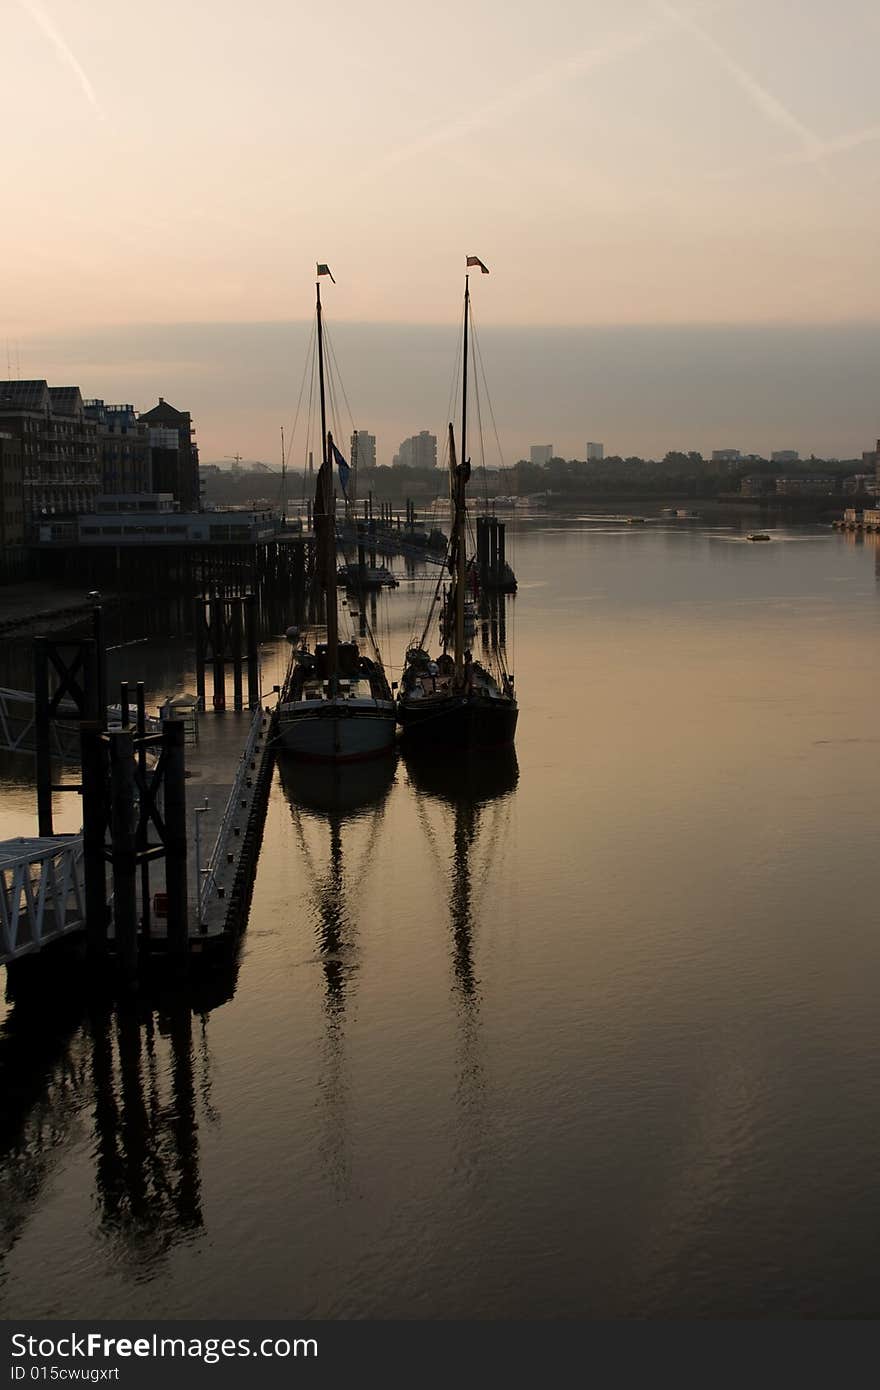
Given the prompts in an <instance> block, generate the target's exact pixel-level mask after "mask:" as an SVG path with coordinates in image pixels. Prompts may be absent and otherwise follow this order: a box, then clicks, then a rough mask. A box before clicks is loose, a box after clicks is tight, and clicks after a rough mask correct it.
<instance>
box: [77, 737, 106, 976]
mask: <svg viewBox="0 0 880 1390" xmlns="http://www.w3.org/2000/svg"><path fill="white" fill-rule="evenodd" d="M79 741H80V758H81V762H82V800H83V806H82V813H83V878H84V880H85V898H86V947H87V950H88V954H89V956H90V958H92V959H93V960H102V959H103V958H104V957H105V956H106V954H107V866H106V860H105V858H104V840H105V836H106V830H107V801H106V754H107V750H106V745H105V744H104V741H103V739H102V738H101V724H100V721H99V720H97V719H92V720H83V722H82V723H81V724H80V726H79Z"/></svg>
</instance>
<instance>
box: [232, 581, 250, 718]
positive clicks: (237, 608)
mask: <svg viewBox="0 0 880 1390" xmlns="http://www.w3.org/2000/svg"><path fill="white" fill-rule="evenodd" d="M230 602H231V604H232V691H233V694H232V707H233V709H234V710H235V711H236V712H237V713H239V712H240V711H241V710H242V709H243V708H244V704H243V701H242V697H241V667H242V650H241V649H242V645H243V634H242V630H241V629H242V616H243V614H242V599H241V598H234V599H231V600H230ZM248 693H249V694H250V692H248Z"/></svg>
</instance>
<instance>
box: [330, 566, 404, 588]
mask: <svg viewBox="0 0 880 1390" xmlns="http://www.w3.org/2000/svg"><path fill="white" fill-rule="evenodd" d="M336 583H337V585H339V586H340V587H341V588H346V589H396V588H397V580H396V579H395V578H394V575H393V574H392V573H391V570H390V569H389V568H388V566H387V565H363V566H362V565H360V564H359V563H358V562H357V561H353V562H350V563H349V564H346V565H340V566H339V569H338V570H337V572H336Z"/></svg>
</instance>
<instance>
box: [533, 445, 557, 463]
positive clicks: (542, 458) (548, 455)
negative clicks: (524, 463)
mask: <svg viewBox="0 0 880 1390" xmlns="http://www.w3.org/2000/svg"><path fill="white" fill-rule="evenodd" d="M552 457H553V445H552V444H531V445H529V458H530V460H531V462H532V463H536V464H538V466H539V467H540V466H541V465H542V464H545V463H549V462H550V460H551V459H552Z"/></svg>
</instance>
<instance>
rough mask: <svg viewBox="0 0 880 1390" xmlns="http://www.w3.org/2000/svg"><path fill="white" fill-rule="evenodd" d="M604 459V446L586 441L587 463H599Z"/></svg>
mask: <svg viewBox="0 0 880 1390" xmlns="http://www.w3.org/2000/svg"><path fill="white" fill-rule="evenodd" d="M604 457H605V445H604V444H595V443H592V442H591V441H589V440H588V441H587V463H601V462H602V460H603V459H604Z"/></svg>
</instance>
